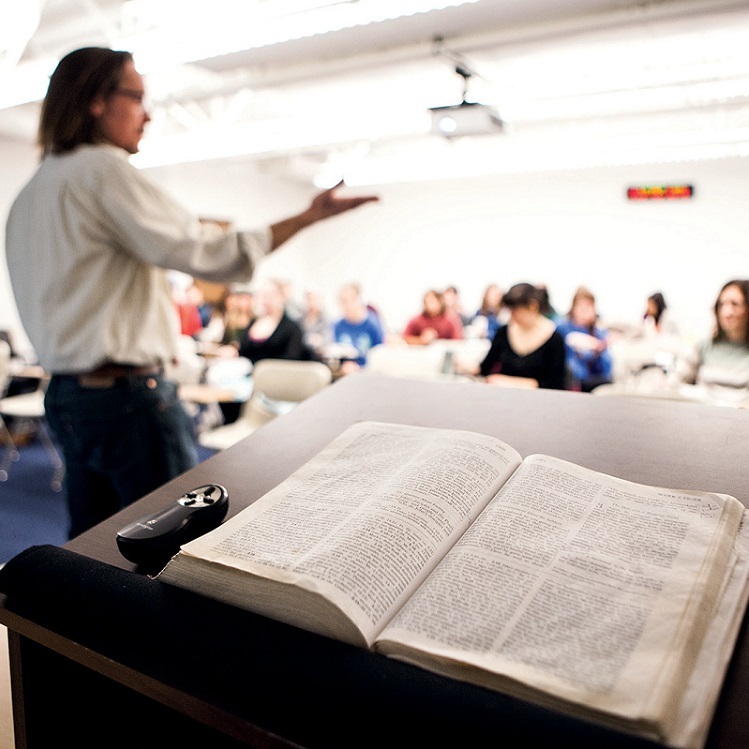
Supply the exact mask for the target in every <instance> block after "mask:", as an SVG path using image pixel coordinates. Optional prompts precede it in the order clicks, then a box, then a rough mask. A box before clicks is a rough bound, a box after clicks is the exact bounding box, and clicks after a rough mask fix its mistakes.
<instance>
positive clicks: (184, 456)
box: [45, 375, 197, 538]
mask: <svg viewBox="0 0 749 749" xmlns="http://www.w3.org/2000/svg"><path fill="white" fill-rule="evenodd" d="M45 408H46V414H47V421H48V422H49V425H50V427H51V428H52V430H53V431H54V433H55V436H56V437H57V440H58V442H59V444H60V447H61V448H62V452H63V457H64V459H65V491H66V494H67V502H68V510H69V513H70V528H69V538H73V537H74V536H77V535H78V534H79V533H82V532H83V531H85V530H88V529H89V528H91V527H92V526H94V525H96V524H97V523H99V522H100V521H102V520H104V519H105V518H107V517H109V516H110V515H112V514H114V513H115V512H117V511H119V510H120V509H122V508H123V507H125V506H126V505H128V504H130V503H131V502H134V501H135V500H137V499H140V498H141V497H142V496H144V495H145V494H148V493H149V492H151V491H153V490H154V489H156V488H157V487H158V486H161V485H162V484H164V483H166V482H167V481H169V480H170V479H173V478H174V477H175V476H178V475H179V474H181V473H183V472H184V471H186V470H188V469H189V468H191V467H192V466H194V465H195V464H196V463H197V448H196V446H195V438H194V433H193V426H192V423H191V421H190V418H189V417H188V415H187V413H186V412H185V410H184V408H183V407H182V403H181V402H180V400H179V399H178V397H177V385H176V384H175V383H173V382H171V381H169V380H165V379H164V378H163V377H162V376H161V375H147V376H134V375H133V376H127V377H118V378H117V379H114V380H113V381H112V382H111V383H107V384H106V385H105V386H101V385H98V386H95V387H91V386H85V385H84V384H82V382H81V381H80V380H79V378H78V377H76V376H73V375H52V377H51V379H50V382H49V386H48V387H47V392H46V396H45Z"/></svg>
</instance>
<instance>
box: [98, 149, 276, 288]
mask: <svg viewBox="0 0 749 749" xmlns="http://www.w3.org/2000/svg"><path fill="white" fill-rule="evenodd" d="M106 156H107V157H108V158H102V160H101V161H102V163H101V168H100V169H99V170H97V174H98V183H97V184H96V185H95V190H96V195H97V201H98V205H99V209H100V212H101V216H100V218H101V220H102V221H103V222H104V223H105V224H106V225H107V228H108V229H109V230H110V231H111V232H112V234H113V236H114V237H115V239H116V241H117V242H118V244H119V247H120V249H122V250H123V251H125V252H128V253H129V254H131V255H133V256H134V257H137V258H138V259H140V260H142V261H143V262H146V263H149V264H151V265H155V266H158V267H161V268H165V269H171V270H178V271H182V272H183V273H188V274H190V275H193V276H197V277H199V278H204V279H206V280H208V281H246V280H249V279H250V278H251V277H252V274H253V272H254V271H255V268H256V267H257V264H258V263H259V261H260V259H261V258H262V257H264V256H265V255H267V254H268V253H269V252H270V250H271V244H272V237H271V230H270V227H267V228H265V229H261V230H259V231H236V230H231V229H230V230H226V229H219V228H217V226H215V225H211V224H203V223H201V221H200V220H199V218H198V217H197V216H195V215H193V214H192V213H190V212H189V211H188V210H187V209H185V208H184V207H183V206H181V205H180V204H179V203H178V202H177V201H175V200H174V199H172V198H171V197H170V196H169V195H167V194H166V193H165V192H164V191H162V190H161V189H160V188H159V187H157V186H156V185H155V184H153V183H152V182H151V181H150V180H149V179H148V178H147V176H146V175H145V174H143V173H141V172H140V171H139V170H137V169H136V168H135V167H133V166H132V165H131V164H130V163H129V162H127V160H126V159H122V158H120V157H119V155H118V154H106Z"/></svg>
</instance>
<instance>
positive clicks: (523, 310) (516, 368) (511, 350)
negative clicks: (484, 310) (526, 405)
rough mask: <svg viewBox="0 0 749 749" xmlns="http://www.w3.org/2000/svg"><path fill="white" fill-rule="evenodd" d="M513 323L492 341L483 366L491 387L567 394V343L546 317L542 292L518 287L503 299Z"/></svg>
mask: <svg viewBox="0 0 749 749" xmlns="http://www.w3.org/2000/svg"><path fill="white" fill-rule="evenodd" d="M502 303H503V305H504V306H505V307H507V309H508V310H509V311H510V320H509V322H508V323H507V324H506V325H502V326H501V327H500V328H499V329H498V330H497V332H496V334H495V335H494V338H493V339H492V344H491V347H490V348H489V351H488V353H487V355H486V357H485V359H484V360H483V361H482V362H481V364H480V366H479V374H481V376H482V377H484V378H485V379H486V382H488V383H489V384H490V385H500V386H506V387H528V388H551V389H554V390H563V389H564V387H565V385H566V381H567V369H566V364H565V349H564V339H563V338H562V336H561V335H560V334H559V333H558V332H557V330H556V327H555V325H554V323H553V322H552V321H551V320H549V319H548V318H546V317H544V315H543V314H542V312H541V307H540V297H539V290H538V289H537V288H536V287H535V286H534V285H533V284H530V283H518V284H515V285H514V286H512V287H510V289H509V290H508V291H507V292H506V293H505V294H504V296H503V297H502Z"/></svg>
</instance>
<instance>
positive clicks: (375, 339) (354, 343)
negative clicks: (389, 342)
mask: <svg viewBox="0 0 749 749" xmlns="http://www.w3.org/2000/svg"><path fill="white" fill-rule="evenodd" d="M338 303H339V305H340V308H341V317H340V318H339V319H338V320H336V322H335V323H333V341H334V342H335V343H338V344H341V345H343V346H347V347H349V348H351V350H352V351H355V352H356V353H355V354H352V355H351V356H350V357H343V358H342V360H341V365H340V369H339V372H338V374H341V375H345V374H350V373H351V372H355V371H356V370H357V369H360V368H361V367H363V366H365V364H366V363H367V352H368V351H369V349H371V348H372V347H373V346H377V345H378V344H380V343H382V342H383V340H384V339H383V332H382V327H381V324H380V321H379V319H378V317H377V315H376V313H375V312H373V311H372V310H371V309H370V308H369V307H368V306H367V305H366V304H365V303H364V302H363V300H362V297H361V289H360V288H359V285H358V284H355V283H349V284H345V285H344V286H342V287H341V289H340V291H339V293H338Z"/></svg>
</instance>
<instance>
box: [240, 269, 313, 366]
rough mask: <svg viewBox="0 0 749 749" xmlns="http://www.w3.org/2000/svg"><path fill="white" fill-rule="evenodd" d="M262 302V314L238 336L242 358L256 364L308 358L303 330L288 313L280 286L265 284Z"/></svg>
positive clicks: (261, 296)
mask: <svg viewBox="0 0 749 749" xmlns="http://www.w3.org/2000/svg"><path fill="white" fill-rule="evenodd" d="M259 301H260V308H261V312H260V314H259V315H257V316H256V317H253V318H252V320H251V321H250V324H249V325H248V326H247V328H246V329H245V331H244V332H243V333H242V334H241V336H240V337H239V356H244V357H245V358H247V359H249V360H250V361H251V362H252V363H253V364H255V363H257V362H259V361H261V360H262V359H309V349H308V348H307V347H306V346H305V344H304V334H303V332H302V328H301V326H300V325H299V323H298V322H296V321H295V320H292V319H291V318H290V317H289V315H288V313H287V311H286V304H285V302H286V300H285V298H284V294H283V289H282V287H281V285H280V284H279V283H278V282H276V281H266V282H265V284H263V287H262V288H261V289H260V293H259Z"/></svg>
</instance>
